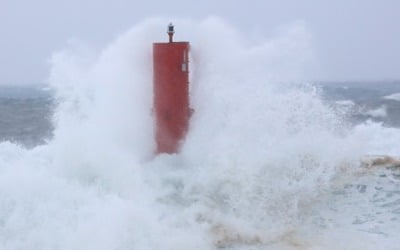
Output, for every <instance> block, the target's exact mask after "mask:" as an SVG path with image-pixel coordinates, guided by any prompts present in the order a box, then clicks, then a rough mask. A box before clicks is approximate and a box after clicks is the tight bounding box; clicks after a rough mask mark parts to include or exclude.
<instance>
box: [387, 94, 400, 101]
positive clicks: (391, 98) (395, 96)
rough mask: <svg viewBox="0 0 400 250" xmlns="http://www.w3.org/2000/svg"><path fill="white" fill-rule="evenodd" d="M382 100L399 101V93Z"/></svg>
mask: <svg viewBox="0 0 400 250" xmlns="http://www.w3.org/2000/svg"><path fill="white" fill-rule="evenodd" d="M383 98H385V99H388V100H394V101H400V93H394V94H391V95H387V96H385V97H383Z"/></svg>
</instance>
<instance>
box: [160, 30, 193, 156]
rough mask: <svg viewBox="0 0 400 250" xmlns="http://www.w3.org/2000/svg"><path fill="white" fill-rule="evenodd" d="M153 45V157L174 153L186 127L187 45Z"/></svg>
mask: <svg viewBox="0 0 400 250" xmlns="http://www.w3.org/2000/svg"><path fill="white" fill-rule="evenodd" d="M174 33H175V30H174V25H173V24H172V23H170V24H169V25H168V30H167V34H168V37H169V42H168V43H153V91H154V103H153V110H154V116H155V117H154V118H155V119H154V120H155V141H156V146H157V148H156V153H158V154H159V153H168V154H172V153H177V152H178V151H179V147H180V144H181V143H182V141H183V140H184V138H185V136H186V133H187V131H188V127H189V118H190V114H191V112H192V110H191V109H190V106H189V42H174V41H173V36H174Z"/></svg>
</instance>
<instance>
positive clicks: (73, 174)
mask: <svg viewBox="0 0 400 250" xmlns="http://www.w3.org/2000/svg"><path fill="white" fill-rule="evenodd" d="M165 23H168V22H165V20H159V19H156V20H150V21H146V22H143V23H141V24H138V25H136V26H134V27H133V28H132V29H131V30H129V31H127V32H126V33H124V34H121V35H120V36H119V37H118V38H117V39H116V40H115V41H114V42H112V43H111V44H110V45H108V46H107V47H106V48H104V49H103V50H100V51H92V50H91V49H88V48H86V47H76V48H75V47H74V48H67V49H65V50H63V51H59V52H57V53H55V54H54V55H53V57H52V59H51V73H50V76H49V79H48V83H47V84H44V85H41V86H38V85H36V86H22V87H21V86H20V87H15V86H14V87H10V86H8V87H0V249H7V250H17V249H31V250H33V249H37V250H39V249H40V250H47V249H48V250H50V249H51V250H54V249H60V250H62V249H77V250H79V249H82V250H88V249H96V250H110V249H115V250H128V249H129V250H132V249H135V250H147V249H148V250H155V249H163V250H164V249H165V250H168V249H170V250H179V249H182V250H186V249H202V250H205V249H246V250H250V249H279V250H280V249H283V250H286V249H313V250H315V249H371V250H372V249H374V250H375V249H388V250H389V249H393V250H395V249H398V248H399V247H398V246H399V245H400V239H399V237H398V233H399V232H400V169H399V166H398V164H399V163H398V161H397V160H396V159H398V157H399V141H400V112H399V109H400V82H398V81H374V82H373V81H369V82H362V81H361V82H307V81H302V80H301V79H302V78H303V77H304V76H306V75H307V74H306V71H307V67H304V64H306V65H307V61H308V58H309V53H308V51H309V49H310V48H309V46H308V42H307V37H308V35H307V31H306V30H304V29H303V28H302V27H301V25H300V26H294V27H292V28H289V29H288V30H287V31H286V32H283V33H282V34H278V35H277V37H273V38H269V39H267V40H266V41H263V42H260V43H258V44H256V45H249V44H250V42H243V40H242V39H241V38H240V37H242V36H241V35H240V32H239V31H237V30H236V29H235V28H234V27H231V26H230V25H228V24H226V23H224V22H223V21H221V20H219V19H215V18H210V19H206V20H203V21H198V22H194V21H184V20H181V21H179V22H177V27H178V26H179V27H180V28H179V30H180V32H182V34H187V36H188V39H189V40H190V41H191V58H190V61H191V80H190V82H191V83H190V84H191V89H190V91H191V106H192V107H193V108H194V110H195V112H194V114H193V116H192V117H191V121H190V128H189V133H188V134H187V137H186V139H185V141H184V142H182V146H181V151H180V153H179V154H173V155H166V154H162V155H155V154H154V149H155V145H154V140H153V138H154V135H153V117H152V113H151V109H152V74H151V42H152V41H162V40H163V39H165V37H164V36H163V35H165V34H164V33H162V32H159V30H160V29H163V28H164V26H165V25H164V24H165ZM205 31H207V33H208V34H210V36H207V37H204V36H202V35H201V34H204V32H205ZM160 33H161V34H160ZM299 79H300V80H299ZM383 156H389V157H392V158H382V157H383ZM371 159H384V160H385V162H384V163H385V164H380V165H373V164H371V163H372V161H373V160H371Z"/></svg>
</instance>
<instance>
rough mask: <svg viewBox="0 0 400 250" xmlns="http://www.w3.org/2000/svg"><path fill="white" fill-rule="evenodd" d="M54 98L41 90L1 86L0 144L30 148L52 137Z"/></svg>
mask: <svg viewBox="0 0 400 250" xmlns="http://www.w3.org/2000/svg"><path fill="white" fill-rule="evenodd" d="M52 109H53V98H52V94H51V92H50V91H49V90H46V89H44V88H41V87H0V141H11V142H14V143H18V144H22V145H24V146H26V147H28V148H30V147H33V146H36V145H39V144H43V143H45V142H46V140H48V139H50V138H51V136H52V131H53V127H52V122H51V118H52Z"/></svg>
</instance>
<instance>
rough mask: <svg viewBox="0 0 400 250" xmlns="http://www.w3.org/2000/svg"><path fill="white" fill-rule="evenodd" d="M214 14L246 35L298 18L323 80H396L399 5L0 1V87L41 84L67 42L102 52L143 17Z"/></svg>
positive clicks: (379, 1) (308, 0) (305, 0)
mask: <svg viewBox="0 0 400 250" xmlns="http://www.w3.org/2000/svg"><path fill="white" fill-rule="evenodd" d="M211 15H213V16H219V17H221V18H223V19H225V20H226V21H227V22H228V23H230V24H232V25H233V26H236V27H237V28H239V29H243V30H244V32H245V33H246V32H248V33H249V34H250V33H252V34H254V33H258V35H259V36H260V37H266V36H268V35H270V34H271V31H272V30H274V29H276V28H277V27H279V26H281V25H285V24H290V23H291V22H294V21H296V20H303V21H305V23H306V24H307V27H308V28H309V30H310V32H311V34H312V35H313V37H314V46H315V48H314V49H315V53H316V55H317V59H318V61H319V63H320V64H321V68H323V72H324V73H323V75H321V79H314V80H380V79H386V80H391V79H400V1H398V0H276V1H275V0H274V1H273V0H264V1H263V0H256V1H252V0H247V1H234V0H186V1H177V0H164V1H162V0H160V1H154V0H142V1H135V0H0V30H1V34H2V35H1V37H0V38H1V39H0V55H1V56H0V65H1V67H0V83H3V84H4V83H8V84H21V83H25V84H26V83H40V82H43V81H44V80H45V79H46V78H47V75H48V70H49V65H48V64H47V60H48V59H49V57H50V56H51V54H52V52H54V51H56V50H59V49H61V48H63V47H64V46H65V44H66V42H67V41H68V40H69V39H71V38H77V39H80V40H84V41H87V42H88V43H91V44H94V45H96V46H99V47H100V46H104V45H106V44H107V43H108V42H110V41H112V40H113V39H114V38H115V37H116V36H117V35H118V34H120V33H121V32H124V31H126V30H127V29H129V28H130V27H132V26H133V25H135V24H136V23H138V22H141V21H142V20H144V19H146V18H149V17H159V16H161V17H171V16H174V17H180V18H193V19H202V18H205V17H208V16H211Z"/></svg>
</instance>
